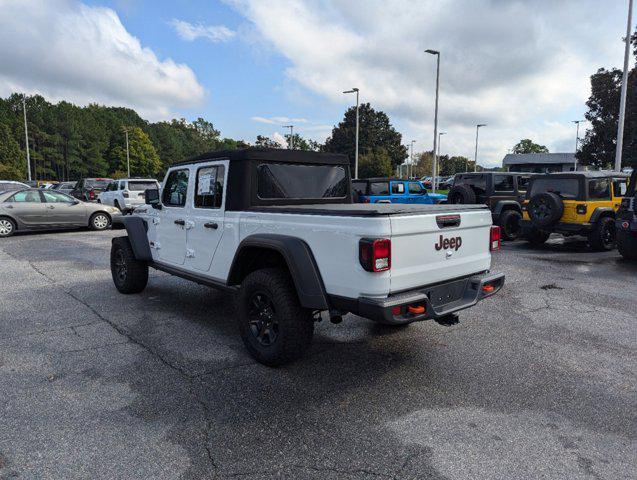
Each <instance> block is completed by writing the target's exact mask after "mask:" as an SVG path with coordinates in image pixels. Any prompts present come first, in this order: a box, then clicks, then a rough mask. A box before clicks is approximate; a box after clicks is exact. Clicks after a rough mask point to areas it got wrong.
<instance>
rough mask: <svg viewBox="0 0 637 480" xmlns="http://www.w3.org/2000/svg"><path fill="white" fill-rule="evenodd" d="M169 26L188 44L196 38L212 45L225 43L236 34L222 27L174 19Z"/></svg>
mask: <svg viewBox="0 0 637 480" xmlns="http://www.w3.org/2000/svg"><path fill="white" fill-rule="evenodd" d="M170 24H171V25H172V27H173V28H174V29H175V31H176V32H177V35H179V36H180V37H181V38H182V39H183V40H187V41H189V42H192V41H194V40H196V39H198V38H205V39H207V40H210V41H211V42H213V43H220V42H227V41H229V40H232V38H234V36H235V35H236V32H234V31H232V30H230V29H229V28H228V27H226V26H224V25H202V24H197V25H195V24H192V23H189V22H186V21H184V20H179V19H176V18H175V19H173V20H172V21H171V22H170Z"/></svg>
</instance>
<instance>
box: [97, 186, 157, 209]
mask: <svg viewBox="0 0 637 480" xmlns="http://www.w3.org/2000/svg"><path fill="white" fill-rule="evenodd" d="M149 189H157V190H158V189H159V182H158V181H157V180H155V179H153V178H124V179H121V180H114V181H112V182H111V183H109V184H108V186H107V187H106V190H104V191H103V192H102V193H100V194H99V196H98V197H97V201H98V203H103V204H105V205H112V206H114V207H117V208H119V209H120V210H121V211H122V212H130V211H132V210H134V209H135V207H138V206H140V205H143V204H144V202H145V196H144V192H145V191H146V190H149Z"/></svg>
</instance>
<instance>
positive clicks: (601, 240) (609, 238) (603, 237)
mask: <svg viewBox="0 0 637 480" xmlns="http://www.w3.org/2000/svg"><path fill="white" fill-rule="evenodd" d="M588 244H589V245H590V246H591V248H592V249H593V250H595V251H597V252H604V251H608V250H613V249H614V248H615V247H616V246H617V240H616V236H615V219H614V218H613V217H602V218H600V219H599V220H598V221H597V223H596V224H595V228H594V229H593V231H592V232H591V233H589V234H588Z"/></svg>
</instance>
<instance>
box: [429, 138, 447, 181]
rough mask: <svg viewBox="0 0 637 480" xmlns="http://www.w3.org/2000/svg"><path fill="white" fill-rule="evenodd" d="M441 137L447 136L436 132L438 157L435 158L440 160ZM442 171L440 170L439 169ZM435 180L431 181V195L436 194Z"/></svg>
mask: <svg viewBox="0 0 637 480" xmlns="http://www.w3.org/2000/svg"><path fill="white" fill-rule="evenodd" d="M443 135H447V132H438V155H437V158H438V159H440V145H441V142H440V137H442V136H443ZM441 169H442V168H441ZM436 181H437V180H436V178H434V179H433V181H432V183H431V192H432V193H436Z"/></svg>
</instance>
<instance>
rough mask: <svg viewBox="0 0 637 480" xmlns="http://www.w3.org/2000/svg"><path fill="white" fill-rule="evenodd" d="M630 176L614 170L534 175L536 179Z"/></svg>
mask: <svg viewBox="0 0 637 480" xmlns="http://www.w3.org/2000/svg"><path fill="white" fill-rule="evenodd" d="M629 176H630V175H628V174H627V173H623V172H614V171H612V170H580V171H577V172H553V173H545V174H543V175H537V174H536V175H534V176H533V178H534V179H536V180H537V179H540V178H581V177H584V178H628V177H629Z"/></svg>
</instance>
